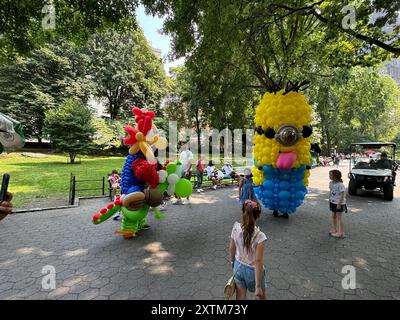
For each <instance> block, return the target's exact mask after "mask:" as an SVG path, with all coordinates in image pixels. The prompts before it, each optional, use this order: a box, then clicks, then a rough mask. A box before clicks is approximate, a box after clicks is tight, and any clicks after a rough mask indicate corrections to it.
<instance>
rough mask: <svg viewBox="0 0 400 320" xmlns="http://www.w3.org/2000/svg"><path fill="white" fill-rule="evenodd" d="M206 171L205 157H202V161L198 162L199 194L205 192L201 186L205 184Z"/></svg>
mask: <svg viewBox="0 0 400 320" xmlns="http://www.w3.org/2000/svg"><path fill="white" fill-rule="evenodd" d="M204 169H205V162H204V156H200V159H199V160H197V162H196V170H197V192H201V191H203V189H201V185H202V184H203V173H204Z"/></svg>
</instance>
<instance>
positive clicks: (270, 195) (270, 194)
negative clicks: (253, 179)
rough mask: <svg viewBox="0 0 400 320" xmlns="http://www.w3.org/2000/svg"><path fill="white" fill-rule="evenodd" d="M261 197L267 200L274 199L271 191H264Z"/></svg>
mask: <svg viewBox="0 0 400 320" xmlns="http://www.w3.org/2000/svg"><path fill="white" fill-rule="evenodd" d="M263 195H264V197H265V198H268V199H273V198H274V193H273V192H272V191H270V190H265V191H264V192H263Z"/></svg>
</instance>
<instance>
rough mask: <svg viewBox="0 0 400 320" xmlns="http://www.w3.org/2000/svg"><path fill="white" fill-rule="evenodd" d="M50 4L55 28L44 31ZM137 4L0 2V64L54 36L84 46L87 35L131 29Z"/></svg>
mask: <svg viewBox="0 0 400 320" xmlns="http://www.w3.org/2000/svg"><path fill="white" fill-rule="evenodd" d="M51 2H52V3H53V7H54V14H55V26H54V27H55V28H54V29H43V26H42V21H45V24H46V23H47V22H49V21H50V20H49V19H48V17H49V13H50V11H51V9H50V8H49V7H46V6H45V5H47V4H50V3H51ZM137 3H138V1H132V0H113V1H109V0H85V1H78V0H53V1H50V0H48V1H46V0H16V1H7V0H1V1H0V21H1V23H0V35H1V38H0V62H1V61H10V60H12V59H14V57H16V56H17V55H20V54H22V55H25V54H27V53H28V52H29V51H31V50H33V49H38V48H40V47H41V46H43V45H44V44H45V43H46V42H48V41H50V42H51V41H52V39H53V38H54V37H57V36H63V37H65V38H66V39H68V40H72V41H73V42H75V43H77V44H83V43H84V42H85V41H86V40H87V38H88V37H89V35H90V34H92V33H94V32H95V31H99V30H104V29H105V28H108V27H110V26H111V25H113V26H117V27H118V28H120V29H130V28H131V27H132V26H134V25H135V21H134V20H132V18H133V15H134V12H135V9H136V6H137Z"/></svg>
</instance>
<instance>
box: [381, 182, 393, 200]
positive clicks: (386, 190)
mask: <svg viewBox="0 0 400 320" xmlns="http://www.w3.org/2000/svg"><path fill="white" fill-rule="evenodd" d="M383 199H385V200H388V201H392V200H393V185H392V184H387V185H385V186H384V187H383Z"/></svg>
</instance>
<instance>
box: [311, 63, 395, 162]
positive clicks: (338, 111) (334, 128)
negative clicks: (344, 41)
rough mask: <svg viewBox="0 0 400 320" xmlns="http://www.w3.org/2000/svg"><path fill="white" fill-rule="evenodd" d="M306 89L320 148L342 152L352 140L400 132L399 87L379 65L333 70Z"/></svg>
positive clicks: (386, 137) (376, 138)
mask: <svg viewBox="0 0 400 320" xmlns="http://www.w3.org/2000/svg"><path fill="white" fill-rule="evenodd" d="M331 72H333V74H334V76H333V77H330V78H326V79H321V80H320V81H319V82H317V83H315V84H314V85H313V86H312V87H311V88H310V89H309V90H308V91H307V95H308V97H309V101H310V103H312V104H313V105H314V106H315V110H316V113H317V116H318V118H319V121H318V123H316V124H315V126H316V127H317V128H318V129H319V130H320V131H321V135H322V142H323V143H322V145H323V146H324V147H323V150H324V152H325V153H326V154H330V153H331V151H332V149H333V146H338V149H339V150H341V151H344V152H347V151H348V147H349V145H350V143H351V142H359V141H361V142H362V141H390V140H392V139H394V138H395V137H396V136H397V135H398V134H399V132H400V128H399V127H398V125H397V124H398V122H399V120H400V118H399V117H400V90H399V88H398V87H397V85H396V83H395V81H394V80H393V79H391V78H390V77H389V76H386V75H382V74H381V73H380V69H379V68H361V67H355V68H352V69H349V70H345V69H339V68H337V69H335V70H332V71H331Z"/></svg>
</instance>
